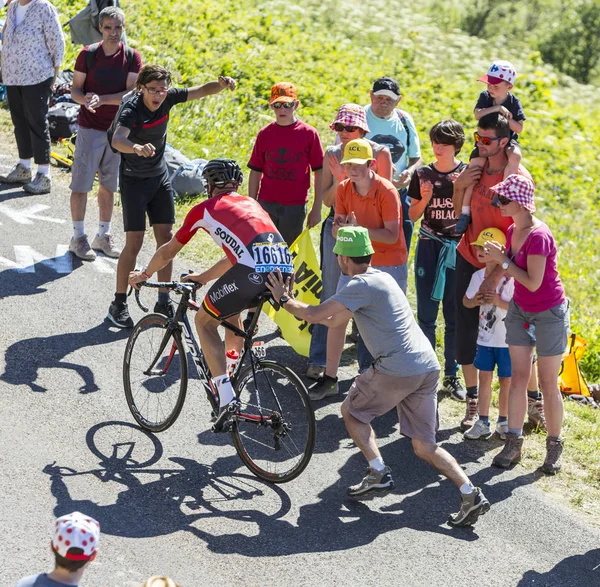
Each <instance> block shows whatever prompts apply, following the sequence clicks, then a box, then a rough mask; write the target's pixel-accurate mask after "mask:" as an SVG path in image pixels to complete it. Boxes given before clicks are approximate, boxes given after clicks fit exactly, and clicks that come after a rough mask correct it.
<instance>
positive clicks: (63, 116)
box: [48, 102, 79, 141]
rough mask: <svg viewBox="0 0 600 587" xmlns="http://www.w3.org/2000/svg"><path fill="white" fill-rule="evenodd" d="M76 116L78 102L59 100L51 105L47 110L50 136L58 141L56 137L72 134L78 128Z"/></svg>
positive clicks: (65, 136)
mask: <svg viewBox="0 0 600 587" xmlns="http://www.w3.org/2000/svg"><path fill="white" fill-rule="evenodd" d="M78 116H79V104H72V103H70V102H61V103H59V104H56V105H55V106H52V107H51V108H50V109H49V110H48V126H49V129H50V138H51V139H52V140H54V141H58V139H66V138H69V137H70V136H71V135H74V134H75V133H76V132H77V130H78V128H79V126H78V125H77V117H78Z"/></svg>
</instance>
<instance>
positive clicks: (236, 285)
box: [129, 159, 293, 408]
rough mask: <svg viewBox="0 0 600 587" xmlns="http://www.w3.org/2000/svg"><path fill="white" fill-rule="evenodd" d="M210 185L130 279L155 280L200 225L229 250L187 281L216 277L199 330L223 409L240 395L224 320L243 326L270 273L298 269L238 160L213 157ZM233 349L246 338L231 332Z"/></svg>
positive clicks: (135, 284)
mask: <svg viewBox="0 0 600 587" xmlns="http://www.w3.org/2000/svg"><path fill="white" fill-rule="evenodd" d="M202 176H203V177H204V179H205V180H206V183H207V189H208V196H209V197H208V199H207V200H206V201H204V202H202V203H200V204H197V205H196V206H194V207H193V208H192V209H191V210H190V211H189V212H188V215H187V216H186V218H185V221H184V223H183V226H182V227H181V228H180V229H179V230H178V231H177V233H176V234H175V236H174V237H173V238H172V239H171V240H170V241H169V242H168V243H166V244H164V245H162V246H161V247H159V248H158V249H157V250H156V253H155V254H154V256H153V257H152V259H151V260H150V263H148V266H147V267H146V269H144V270H143V271H132V272H131V273H130V274H129V283H130V284H131V285H132V286H133V287H139V286H138V284H139V283H141V282H143V281H146V280H148V279H150V278H151V277H152V275H153V274H154V273H156V272H157V271H159V270H160V269H162V268H163V267H164V266H165V265H167V264H168V263H170V262H171V261H172V260H173V259H174V258H175V256H176V255H177V253H178V252H179V251H180V250H181V249H182V248H183V247H184V246H185V245H186V244H187V243H188V242H189V241H190V239H191V238H192V237H193V236H194V234H196V232H197V231H198V229H199V228H202V229H203V230H205V231H206V232H208V233H209V234H210V235H211V236H212V238H213V239H214V240H215V242H216V243H217V244H218V245H220V246H221V247H222V249H223V251H224V252H225V255H226V256H225V257H223V259H221V260H220V261H218V262H217V263H215V264H214V265H213V266H212V267H211V268H210V269H208V270H206V271H204V272H202V273H191V274H190V275H186V276H185V277H184V278H183V280H184V281H195V282H196V283H200V284H202V285H204V284H206V283H208V282H209V281H213V280H216V281H215V283H213V285H212V286H211V287H210V289H209V290H208V293H207V294H206V297H205V298H204V301H203V302H202V309H201V310H199V311H198V312H197V313H196V328H197V330H198V336H199V338H200V345H201V346H202V351H203V353H204V357H205V358H206V362H207V363H208V367H209V369H210V372H211V376H212V381H213V383H214V385H215V388H216V389H217V390H218V393H219V404H220V406H221V408H223V407H224V406H226V405H227V404H229V403H231V400H232V399H233V398H234V393H233V389H232V386H231V382H230V380H229V377H228V376H227V374H226V360H225V351H224V350H223V342H222V341H221V337H220V336H219V333H218V331H217V328H218V326H219V324H220V322H219V320H223V319H225V318H227V319H228V321H229V322H230V323H232V324H234V325H236V326H238V327H239V328H241V320H240V316H239V314H240V312H241V311H242V310H245V309H246V308H249V307H251V306H253V305H254V303H255V299H256V297H257V296H258V295H259V294H260V293H263V292H265V291H267V287H266V282H267V275H268V274H269V273H270V272H272V271H276V270H277V269H279V270H280V271H281V272H282V273H284V274H292V273H293V264H292V256H291V255H290V252H289V250H288V247H287V244H286V243H285V241H284V240H283V238H282V236H281V235H280V234H279V232H278V231H277V229H276V228H275V225H274V224H273V221H272V220H271V218H270V216H269V215H268V213H267V212H265V211H264V210H263V208H262V207H261V205H260V204H259V203H258V202H257V201H256V200H253V199H252V198H247V197H246V196H241V195H240V194H238V193H237V192H236V190H237V189H238V187H239V186H240V185H241V183H242V181H243V179H244V176H243V174H242V170H241V169H240V167H239V165H238V164H237V163H236V162H235V161H233V160H232V159H213V160H212V161H209V162H208V163H207V165H206V167H205V168H204V171H203V172H202ZM225 344H226V348H227V350H230V349H235V350H236V351H238V352H241V350H242V346H243V340H242V339H241V338H239V337H236V336H235V335H234V334H233V332H231V331H229V330H226V331H225Z"/></svg>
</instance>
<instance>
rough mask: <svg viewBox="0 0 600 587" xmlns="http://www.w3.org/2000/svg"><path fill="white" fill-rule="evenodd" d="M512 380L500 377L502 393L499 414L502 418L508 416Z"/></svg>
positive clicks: (499, 396)
mask: <svg viewBox="0 0 600 587" xmlns="http://www.w3.org/2000/svg"><path fill="white" fill-rule="evenodd" d="M510 380H511V378H510V377H498V382H499V383H500V393H499V394H498V413H499V414H500V415H501V416H508V396H509V393H510ZM479 402H481V399H480V400H479ZM480 405H481V403H480Z"/></svg>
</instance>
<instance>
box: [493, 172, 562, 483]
mask: <svg viewBox="0 0 600 587" xmlns="http://www.w3.org/2000/svg"><path fill="white" fill-rule="evenodd" d="M493 191H494V192H495V194H496V200H495V201H494V202H495V205H497V206H498V207H499V208H500V210H501V212H502V215H503V216H510V217H511V218H512V219H513V221H514V224H513V225H512V226H510V227H509V229H508V231H507V234H506V237H507V241H506V247H502V246H501V245H499V244H498V243H494V242H489V243H487V244H486V250H487V251H488V252H489V254H490V256H491V257H492V258H493V259H494V261H496V262H497V263H498V264H499V265H501V266H502V268H503V269H504V270H505V271H506V273H507V274H508V275H509V276H510V277H514V280H515V293H514V297H513V299H512V301H511V302H510V305H509V308H508V313H507V315H506V320H505V322H506V343H507V344H508V349H509V351H510V358H511V361H512V380H511V384H510V394H509V406H508V429H509V433H508V434H507V435H506V444H505V445H504V448H503V449H502V451H501V452H500V453H498V454H497V455H496V456H495V457H494V460H493V464H494V465H496V466H498V467H504V468H507V467H509V466H510V465H512V464H514V463H516V462H518V461H519V460H520V458H521V448H522V446H523V435H522V434H523V419H524V417H525V413H526V411H527V381H528V380H529V376H530V373H531V368H532V359H533V348H534V347H536V350H537V355H538V373H539V378H540V387H541V389H542V394H543V396H544V405H545V412H546V427H547V430H548V437H547V438H546V459H545V460H544V464H543V465H542V471H543V472H544V473H546V474H548V475H555V474H556V473H558V471H560V468H561V465H560V462H559V461H560V456H561V454H562V450H563V445H564V441H563V440H562V439H561V438H560V433H561V428H562V422H563V403H562V396H561V394H560V391H559V389H558V372H559V369H560V365H561V361H562V355H563V352H564V350H565V348H566V346H567V337H568V332H569V300H568V299H567V298H566V296H565V290H564V287H563V285H562V283H561V281H560V277H559V276H558V270H557V266H556V253H557V250H556V243H555V242H554V237H553V236H552V233H551V232H550V229H549V228H548V226H546V225H545V224H544V223H543V222H542V221H541V220H538V219H537V218H535V217H534V216H533V212H535V204H534V201H533V196H534V191H535V187H534V185H533V182H532V181H531V180H530V179H529V178H527V177H524V176H522V175H510V176H509V177H507V178H506V179H505V180H504V181H503V182H502V183H500V184H498V185H497V186H495V187H494V188H493Z"/></svg>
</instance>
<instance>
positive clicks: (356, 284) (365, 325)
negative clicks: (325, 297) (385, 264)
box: [331, 267, 440, 377]
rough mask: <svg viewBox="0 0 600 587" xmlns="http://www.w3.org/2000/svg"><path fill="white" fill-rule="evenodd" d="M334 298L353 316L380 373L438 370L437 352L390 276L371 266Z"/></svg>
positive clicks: (417, 373)
mask: <svg viewBox="0 0 600 587" xmlns="http://www.w3.org/2000/svg"><path fill="white" fill-rule="evenodd" d="M331 299H333V300H335V301H337V302H339V303H340V304H343V305H344V306H346V308H348V310H350V311H351V312H352V313H353V314H354V320H355V321H356V325H357V326H358V330H359V331H360V334H361V336H362V337H363V339H364V341H365V344H366V346H367V349H369V352H370V353H371V354H372V355H373V357H374V358H375V366H376V368H377V370H378V371H380V372H381V373H385V374H387V375H395V376H397V377H410V376H412V375H421V374H423V373H428V372H430V371H435V370H439V368H440V364H439V362H438V360H437V357H436V355H435V352H434V350H433V349H432V348H431V344H430V342H429V341H428V340H427V338H426V337H425V335H424V334H423V332H422V331H421V329H420V328H419V325H418V324H417V322H416V321H415V318H414V316H413V313H412V310H411V309H410V306H409V305H408V300H407V299H406V296H405V295H404V292H403V291H402V290H401V289H400V286H399V285H398V284H397V283H396V281H395V280H394V279H393V277H391V276H389V275H388V274H387V273H383V272H382V271H379V270H377V269H373V268H372V267H369V269H367V271H366V273H362V274H360V275H355V276H354V277H353V278H352V279H351V280H350V281H349V282H348V284H347V285H345V286H344V287H343V288H342V289H341V290H340V291H339V292H338V293H336V294H335V295H334V296H333V297H332V298H331Z"/></svg>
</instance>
